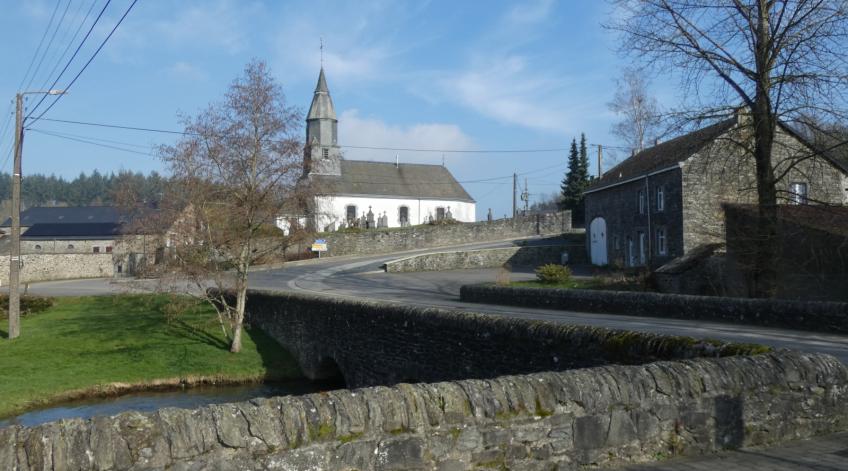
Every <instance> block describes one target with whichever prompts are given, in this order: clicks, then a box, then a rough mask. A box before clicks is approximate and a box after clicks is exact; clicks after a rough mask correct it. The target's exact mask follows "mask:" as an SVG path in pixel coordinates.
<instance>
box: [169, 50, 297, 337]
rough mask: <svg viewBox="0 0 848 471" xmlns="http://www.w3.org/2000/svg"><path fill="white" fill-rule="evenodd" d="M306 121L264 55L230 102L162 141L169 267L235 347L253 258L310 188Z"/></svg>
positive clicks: (270, 247)
mask: <svg viewBox="0 0 848 471" xmlns="http://www.w3.org/2000/svg"><path fill="white" fill-rule="evenodd" d="M300 123H301V113H300V112H299V111H297V110H296V109H294V108H292V107H290V106H288V105H287V104H286V102H285V98H284V95H283V92H282V89H281V88H280V86H279V85H277V84H276V83H275V81H274V79H273V78H272V76H271V74H270V72H269V70H268V68H267V66H266V65H265V63H263V62H259V61H253V62H251V63H249V64H248V65H247V66H246V68H245V70H244V75H243V76H242V77H240V78H238V79H236V80H235V81H234V82H233V83H232V84H231V85H230V88H229V90H228V92H227V93H226V95H225V98H224V100H223V101H222V102H220V103H215V104H212V105H210V106H209V107H208V108H207V109H206V110H205V111H203V112H201V113H200V114H198V115H197V116H196V117H194V118H186V119H185V135H184V137H182V138H181V139H180V141H179V142H177V143H176V144H174V145H172V146H163V147H162V148H161V155H162V158H163V159H164V160H165V162H166V163H167V165H168V166H169V169H170V172H171V175H172V182H173V183H172V185H171V187H170V189H169V190H170V191H169V194H168V197H167V198H165V199H164V201H163V206H162V207H161V208H160V210H159V211H158V212H157V217H158V222H159V224H160V225H161V227H162V229H163V233H164V241H163V242H164V245H165V246H166V253H165V254H163V255H164V256H163V258H164V259H165V261H166V263H165V267H166V269H165V270H163V271H162V273H166V274H168V275H169V276H171V277H172V280H182V281H180V282H177V283H175V285H176V286H177V287H178V288H181V289H183V290H186V289H187V290H188V292H189V293H192V294H194V295H195V296H198V297H201V298H203V299H205V300H207V301H209V302H210V303H211V304H213V305H214V306H215V307H216V309H217V311H218V316H219V320H220V322H221V327H222V329H223V331H224V334H225V335H226V336H227V337H228V339H229V341H230V351H232V352H238V351H239V350H240V349H241V345H242V340H241V336H242V325H243V321H244V309H245V301H246V293H247V278H248V271H249V269H250V267H251V266H253V265H254V264H255V263H257V261H260V260H261V259H262V258H264V257H266V256H267V255H268V254H270V253H273V252H275V251H279V250H280V249H281V248H283V249H284V247H285V246H286V245H287V244H289V243H290V242H291V240H292V238H291V236H289V237H283V236H282V234H281V232H280V231H279V230H278V229H277V228H276V227H275V225H274V223H275V219H276V218H277V217H278V216H279V215H281V214H283V213H285V212H287V210H288V209H289V208H291V207H295V206H297V205H299V204H300V202H301V201H303V200H302V199H301V196H302V195H303V192H305V191H306V190H305V187H304V186H303V185H301V184H299V177H300V176H301V172H302V165H303V160H302V149H303V144H302V143H301V142H300V140H299V135H300ZM180 283H183V286H180ZM185 283H188V285H189V286H185ZM207 287H212V288H217V289H213V290H207V289H206V288H207ZM227 292H230V293H232V292H234V293H235V296H234V298H235V299H234V300H233V299H232V298H231V297H230V296H228V295H227V294H226V293H227Z"/></svg>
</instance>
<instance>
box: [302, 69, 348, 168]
mask: <svg viewBox="0 0 848 471" xmlns="http://www.w3.org/2000/svg"><path fill="white" fill-rule="evenodd" d="M338 127H339V120H338V119H336V110H335V109H334V107H333V99H332V98H330V89H329V88H328V87H327V79H326V78H324V67H321V72H320V74H319V75H318V85H316V86H315V94H314V95H313V97H312V105H311V106H310V107H309V114H307V115H306V149H305V151H304V152H305V154H304V156H303V165H304V167H305V168H304V170H305V173H306V174H307V175H341V173H342V171H341V159H342V153H341V149H340V148H339V145H338Z"/></svg>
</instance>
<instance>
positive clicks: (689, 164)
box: [585, 113, 848, 267]
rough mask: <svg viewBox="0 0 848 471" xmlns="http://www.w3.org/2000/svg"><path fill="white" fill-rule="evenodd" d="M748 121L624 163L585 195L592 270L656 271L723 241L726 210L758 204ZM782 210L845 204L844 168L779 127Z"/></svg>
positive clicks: (730, 122) (728, 123) (740, 117)
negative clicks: (785, 206)
mask: <svg viewBox="0 0 848 471" xmlns="http://www.w3.org/2000/svg"><path fill="white" fill-rule="evenodd" d="M747 122H748V117H747V116H746V115H745V114H744V113H739V114H737V116H735V117H734V118H731V119H727V120H724V121H720V122H718V123H715V124H713V125H711V126H707V127H705V128H702V129H698V130H696V131H694V132H691V133H688V134H685V135H683V136H680V137H677V138H675V139H672V140H669V141H666V142H663V143H660V144H657V145H655V146H653V147H650V148H648V149H645V150H643V151H641V152H639V153H637V154H635V155H633V156H631V157H630V158H628V159H625V160H624V161H622V162H621V163H619V164H618V165H616V166H615V167H613V168H612V169H610V170H609V171H608V172H607V173H606V174H604V175H603V176H602V177H601V178H599V179H596V180H595V181H594V182H593V183H592V185H590V187H589V189H588V190H587V191H586V192H585V196H586V203H585V204H586V206H585V208H586V220H587V221H590V222H589V224H588V230H587V249H588V251H589V253H590V257H591V260H592V263H593V264H595V265H606V264H613V265H618V266H631V267H634V266H649V267H657V266H660V265H662V264H664V263H666V262H668V261H670V260H672V259H674V258H675V257H679V256H682V255H684V254H686V253H688V252H690V251H691V250H693V249H695V248H696V247H699V246H702V245H705V244H711V243H716V242H723V241H724V237H725V230H724V212H723V210H722V205H723V204H725V203H749V204H750V203H755V202H756V181H755V177H754V170H755V167H754V162H753V158H752V157H750V153H749V152H746V150H745V146H747V145H750V142H751V139H750V137H748V134H749V129H750V128H749V126H747V125H746V123H747ZM773 164H774V168H775V174H776V176H778V177H779V180H778V197H779V199H780V202H781V203H785V204H806V203H827V204H845V203H848V165H845V163H844V162H841V161H839V160H837V159H835V158H834V157H833V156H831V155H829V154H828V153H826V152H825V153H817V152H815V151H814V150H813V148H812V146H811V145H809V144H808V143H807V142H806V141H804V140H803V139H801V138H800V137H799V136H798V135H797V134H796V133H794V132H792V131H791V130H790V129H789V128H788V127H785V126H778V130H777V132H776V136H775V145H774V149H773Z"/></svg>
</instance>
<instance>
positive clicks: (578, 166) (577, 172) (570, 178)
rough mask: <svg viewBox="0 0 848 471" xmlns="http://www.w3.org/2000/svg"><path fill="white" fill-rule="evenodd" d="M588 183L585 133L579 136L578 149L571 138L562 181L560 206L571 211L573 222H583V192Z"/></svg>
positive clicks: (575, 141)
mask: <svg viewBox="0 0 848 471" xmlns="http://www.w3.org/2000/svg"><path fill="white" fill-rule="evenodd" d="M588 185H589V156H588V151H587V148H586V135H585V134H581V136H580V149H579V150H578V148H577V140H576V139H572V140H571V149H570V150H569V153H568V173H566V175H565V178H564V179H563V181H562V185H561V189H562V200H561V201H560V208H561V209H567V210H570V211H571V219H572V221H573V222H574V223H575V224H583V222H584V219H585V211H584V208H583V192H584V191H585V190H586V187H587V186H588Z"/></svg>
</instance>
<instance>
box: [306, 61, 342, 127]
mask: <svg viewBox="0 0 848 471" xmlns="http://www.w3.org/2000/svg"><path fill="white" fill-rule="evenodd" d="M313 119H336V110H335V108H334V107H333V99H332V98H331V97H330V89H329V87H327V79H326V78H325V77H324V68H323V67H321V73H319V74H318V84H317V85H315V94H314V95H313V96H312V104H311V105H310V106H309V113H308V114H307V115H306V120H307V121H310V120H313Z"/></svg>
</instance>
